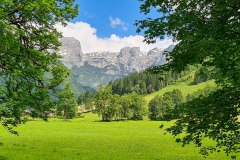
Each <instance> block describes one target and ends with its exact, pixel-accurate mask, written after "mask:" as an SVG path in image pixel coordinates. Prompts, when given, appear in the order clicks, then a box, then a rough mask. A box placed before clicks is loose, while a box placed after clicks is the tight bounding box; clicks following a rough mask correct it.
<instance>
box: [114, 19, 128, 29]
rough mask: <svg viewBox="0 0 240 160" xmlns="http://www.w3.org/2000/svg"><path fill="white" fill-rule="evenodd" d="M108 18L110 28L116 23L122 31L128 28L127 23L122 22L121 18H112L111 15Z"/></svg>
mask: <svg viewBox="0 0 240 160" xmlns="http://www.w3.org/2000/svg"><path fill="white" fill-rule="evenodd" d="M109 20H110V24H111V27H112V28H116V26H117V25H120V26H121V27H122V30H124V31H126V30H128V28H127V24H126V23H125V22H123V21H122V20H121V19H119V18H115V19H113V18H112V17H109Z"/></svg>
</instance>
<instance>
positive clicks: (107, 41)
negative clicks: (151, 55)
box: [56, 22, 173, 53]
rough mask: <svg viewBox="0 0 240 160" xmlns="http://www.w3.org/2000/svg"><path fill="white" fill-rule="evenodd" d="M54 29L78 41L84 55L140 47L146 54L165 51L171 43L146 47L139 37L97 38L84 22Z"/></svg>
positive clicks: (92, 29)
mask: <svg viewBox="0 0 240 160" xmlns="http://www.w3.org/2000/svg"><path fill="white" fill-rule="evenodd" d="M56 28H57V29H58V31H61V32H62V33H63V36H64V37H74V38H76V39H77V40H79V41H80V42H81V47H82V50H83V52H84V53H90V52H97V51H111V52H119V51H120V49H121V48H123V47H126V46H129V47H140V49H141V51H145V52H147V51H149V50H150V49H153V48H155V47H157V48H163V49H165V48H167V47H168V46H169V45H170V44H172V43H173V42H172V40H171V39H165V40H162V41H160V40H157V42H156V43H155V44H150V45H148V44H146V43H144V42H142V41H143V39H144V37H143V36H140V35H134V36H132V35H130V36H128V37H122V38H121V37H119V36H117V35H116V34H112V35H111V36H110V37H106V38H99V37H97V35H96V33H97V30H96V29H95V28H92V27H91V26H90V25H89V24H88V23H85V22H77V23H68V25H67V26H66V27H63V26H61V25H56Z"/></svg>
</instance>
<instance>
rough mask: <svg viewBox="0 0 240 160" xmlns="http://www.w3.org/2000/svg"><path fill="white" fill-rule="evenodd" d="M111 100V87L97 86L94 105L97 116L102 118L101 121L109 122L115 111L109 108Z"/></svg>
mask: <svg viewBox="0 0 240 160" xmlns="http://www.w3.org/2000/svg"><path fill="white" fill-rule="evenodd" d="M111 98H112V86H111V85H108V86H107V87H105V88H104V86H103V85H102V84H100V85H99V88H98V91H97V92H96V94H95V95H94V99H95V100H94V104H95V110H94V112H95V113H97V114H98V115H99V116H100V115H101V116H102V120H103V121H110V120H111V119H112V118H113V116H114V114H115V112H114V111H115V110H114V108H112V106H111V103H110V102H111Z"/></svg>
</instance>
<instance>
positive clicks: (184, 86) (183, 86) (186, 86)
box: [144, 79, 216, 102]
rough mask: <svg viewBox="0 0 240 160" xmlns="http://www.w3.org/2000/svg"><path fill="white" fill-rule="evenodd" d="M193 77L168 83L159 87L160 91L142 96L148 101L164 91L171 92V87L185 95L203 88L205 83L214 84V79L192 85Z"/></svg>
mask: <svg viewBox="0 0 240 160" xmlns="http://www.w3.org/2000/svg"><path fill="white" fill-rule="evenodd" d="M192 83H193V79H190V80H189V81H187V82H180V83H178V84H175V85H169V86H167V87H166V88H163V89H161V90H160V91H157V92H154V93H152V94H148V95H146V96H145V97H144V99H145V100H146V101H147V102H150V101H151V99H153V98H154V97H155V96H156V95H163V94H164V93H165V92H171V91H172V90H173V89H179V90H181V92H182V93H183V96H184V97H185V96H186V95H187V94H188V93H193V92H195V91H197V90H199V89H203V88H204V87H206V86H207V85H210V86H214V85H216V84H215V82H214V80H211V81H207V82H203V83H199V84H198V85H192Z"/></svg>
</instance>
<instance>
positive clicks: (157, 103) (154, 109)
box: [148, 95, 163, 120]
mask: <svg viewBox="0 0 240 160" xmlns="http://www.w3.org/2000/svg"><path fill="white" fill-rule="evenodd" d="M162 103H163V100H162V96H159V95H157V96H155V97H154V98H153V99H152V100H151V101H150V102H149V104H148V110H149V112H150V114H149V116H148V117H149V119H151V120H157V118H159V116H160V118H163V117H162V112H161V111H162V106H163V104H162ZM159 114H160V115H159Z"/></svg>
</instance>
